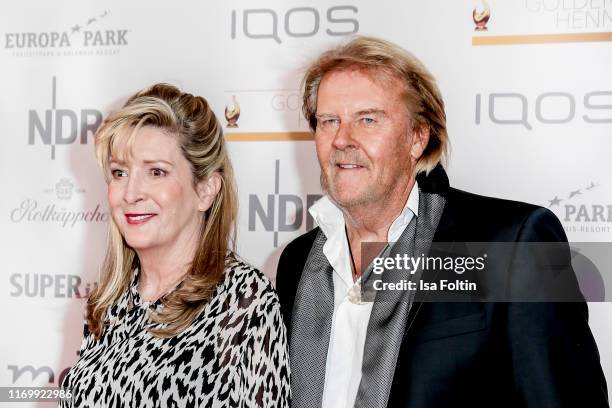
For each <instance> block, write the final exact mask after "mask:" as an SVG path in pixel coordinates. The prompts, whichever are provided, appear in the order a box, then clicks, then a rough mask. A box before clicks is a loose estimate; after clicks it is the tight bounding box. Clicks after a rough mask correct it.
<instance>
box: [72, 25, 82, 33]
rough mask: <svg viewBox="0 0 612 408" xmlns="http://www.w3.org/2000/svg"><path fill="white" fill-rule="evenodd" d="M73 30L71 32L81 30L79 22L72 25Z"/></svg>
mask: <svg viewBox="0 0 612 408" xmlns="http://www.w3.org/2000/svg"><path fill="white" fill-rule="evenodd" d="M71 30H72V32H71V33H70V34H74V33H77V32H79V31H81V26H80V25H78V24H77V25H75V26H74V27H72V28H71Z"/></svg>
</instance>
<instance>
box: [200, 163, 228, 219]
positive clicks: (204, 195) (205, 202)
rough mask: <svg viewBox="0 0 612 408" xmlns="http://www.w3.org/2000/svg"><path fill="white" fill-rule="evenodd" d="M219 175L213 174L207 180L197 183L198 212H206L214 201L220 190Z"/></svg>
mask: <svg viewBox="0 0 612 408" xmlns="http://www.w3.org/2000/svg"><path fill="white" fill-rule="evenodd" d="M221 183H223V181H222V180H221V175H220V174H219V173H218V172H214V173H213V174H211V175H210V176H208V178H206V179H203V180H200V181H198V183H197V184H196V193H197V194H198V200H199V201H198V211H202V212H204V211H206V210H208V209H209V208H210V206H211V205H212V204H213V202H214V201H215V197H216V196H217V194H219V190H221Z"/></svg>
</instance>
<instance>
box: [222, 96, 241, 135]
mask: <svg viewBox="0 0 612 408" xmlns="http://www.w3.org/2000/svg"><path fill="white" fill-rule="evenodd" d="M239 117H240V105H239V104H238V101H237V100H236V95H232V107H231V108H230V107H229V106H226V107H225V119H227V127H228V128H237V127H238V118H239Z"/></svg>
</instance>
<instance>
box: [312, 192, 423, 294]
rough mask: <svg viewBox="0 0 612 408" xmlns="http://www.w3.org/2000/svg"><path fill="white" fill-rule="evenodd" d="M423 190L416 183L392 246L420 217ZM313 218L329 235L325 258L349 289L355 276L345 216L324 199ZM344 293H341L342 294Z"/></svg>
mask: <svg viewBox="0 0 612 408" xmlns="http://www.w3.org/2000/svg"><path fill="white" fill-rule="evenodd" d="M418 208H419V188H418V185H417V183H416V182H415V183H414V186H413V187H412V190H411V191H410V194H409V195H408V199H407V200H406V203H405V204H404V208H403V209H402V212H401V213H400V214H399V216H398V217H397V218H396V219H395V220H394V221H393V223H391V227H389V232H388V234H387V240H388V242H393V241H397V240H398V239H399V237H400V236H401V235H402V232H403V231H404V229H405V228H406V226H407V225H408V224H409V223H410V221H411V220H412V217H413V216H417V215H418ZM309 212H310V215H311V216H312V218H313V219H314V221H315V222H316V223H317V225H318V226H319V227H320V228H321V230H322V231H323V233H324V234H325V237H326V241H325V244H323V254H324V255H325V257H326V258H327V260H328V261H329V263H330V265H331V266H332V268H333V270H334V272H335V273H336V275H338V277H339V278H340V279H341V280H342V281H343V282H344V284H345V286H346V288H350V287H352V286H353V278H352V275H351V260H350V256H349V248H348V240H347V238H346V231H345V226H344V214H343V213H342V210H340V208H338V207H337V206H336V205H335V204H334V202H333V201H332V200H331V199H330V198H329V197H328V196H327V195H325V196H323V197H322V198H321V199H319V200H318V201H317V202H316V203H314V204H313V205H312V207H310V209H309ZM339 293H340V292H339Z"/></svg>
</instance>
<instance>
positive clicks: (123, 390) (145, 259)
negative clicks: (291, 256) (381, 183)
mask: <svg viewBox="0 0 612 408" xmlns="http://www.w3.org/2000/svg"><path fill="white" fill-rule="evenodd" d="M96 156H97V159H98V161H99V163H100V165H101V167H102V169H103V171H104V175H105V177H106V180H107V183H108V202H109V208H110V211H111V214H112V221H111V222H110V233H109V245H108V250H107V254H106V259H105V262H104V266H103V269H102V273H101V278H100V284H99V286H98V287H97V289H96V290H95V291H94V292H93V294H92V295H91V297H90V298H89V300H88V303H87V322H86V325H85V333H84V339H83V343H82V345H81V353H80V358H79V360H78V361H77V363H76V364H75V365H74V366H73V367H72V369H71V370H70V372H69V373H68V374H67V375H66V377H65V379H64V381H63V387H66V388H68V389H70V390H71V391H72V394H73V398H72V400H70V401H64V402H63V403H62V405H64V406H72V405H74V406H134V407H153V406H179V407H185V406H206V407H283V406H288V399H289V368H288V357H287V343H286V334H285V328H284V326H283V323H282V319H281V315H280V309H279V303H278V299H277V297H276V294H275V292H274V290H273V289H272V286H271V285H270V282H269V281H268V280H267V279H266V278H265V276H264V275H263V274H262V273H261V272H259V271H257V270H256V269H253V268H252V267H251V266H249V265H247V264H245V263H244V262H242V261H240V260H239V259H238V258H237V257H236V255H234V253H233V252H232V251H230V250H229V249H228V247H230V241H231V236H232V232H233V231H234V228H235V227H234V221H235V218H236V193H235V188H234V179H233V175H232V169H231V165H230V162H229V159H228V156H227V152H226V148H225V143H224V139H223V133H222V129H221V126H220V125H219V122H218V121H217V119H216V118H215V115H214V113H213V112H212V111H211V109H210V107H209V106H208V103H207V102H206V100H204V99H203V98H201V97H198V96H193V95H190V94H187V93H183V92H181V91H179V90H178V89H177V88H175V87H173V86H170V85H166V84H158V85H154V86H152V87H150V88H147V89H144V90H142V91H140V92H138V93H137V94H135V95H134V96H132V97H131V98H130V99H129V100H128V101H127V102H126V104H125V105H124V106H123V107H122V108H121V109H120V110H119V111H117V112H114V113H112V114H111V115H110V116H109V117H108V118H107V119H106V120H105V121H104V123H103V124H102V126H101V127H100V129H99V130H98V131H97V133H96Z"/></svg>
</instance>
